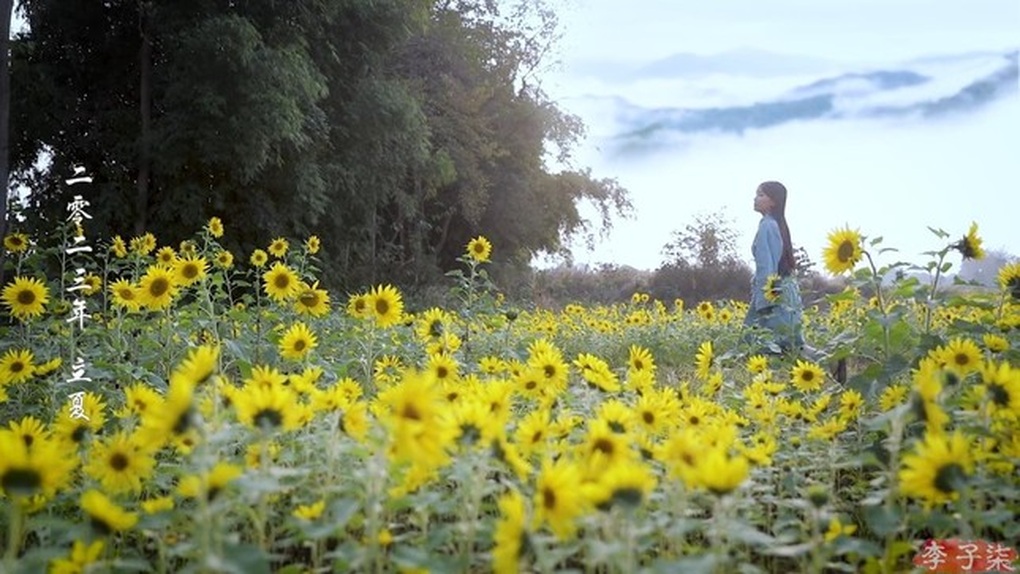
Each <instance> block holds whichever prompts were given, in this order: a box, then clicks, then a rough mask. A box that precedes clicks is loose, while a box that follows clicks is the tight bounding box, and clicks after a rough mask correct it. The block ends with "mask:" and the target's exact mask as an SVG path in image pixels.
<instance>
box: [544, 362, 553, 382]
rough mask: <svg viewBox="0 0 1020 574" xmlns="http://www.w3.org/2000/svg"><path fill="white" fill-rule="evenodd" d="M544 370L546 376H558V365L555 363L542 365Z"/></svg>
mask: <svg viewBox="0 0 1020 574" xmlns="http://www.w3.org/2000/svg"><path fill="white" fill-rule="evenodd" d="M542 372H544V373H545V378H547V379H551V378H553V377H555V376H556V367H554V366H553V365H546V366H544V367H542Z"/></svg>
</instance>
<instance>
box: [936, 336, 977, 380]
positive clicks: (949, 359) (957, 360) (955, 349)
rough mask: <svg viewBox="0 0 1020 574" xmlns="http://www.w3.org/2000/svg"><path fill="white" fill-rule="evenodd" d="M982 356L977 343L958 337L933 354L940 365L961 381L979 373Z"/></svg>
mask: <svg viewBox="0 0 1020 574" xmlns="http://www.w3.org/2000/svg"><path fill="white" fill-rule="evenodd" d="M982 356H983V354H982V353H981V348H980V347H978V346H977V343H975V342H974V341H972V340H971V339H968V338H965V337H956V338H954V339H952V340H950V341H949V343H947V344H946V345H944V346H942V347H939V348H937V349H936V350H935V351H934V352H933V353H932V357H933V358H934V359H935V360H936V361H937V362H938V364H940V365H943V366H944V367H945V369H946V370H947V371H949V372H950V373H952V374H953V375H955V376H956V377H958V378H959V379H962V378H964V377H966V376H967V375H969V374H970V373H973V372H975V371H977V370H978V368H980V366H981V358H982ZM950 380H952V379H950Z"/></svg>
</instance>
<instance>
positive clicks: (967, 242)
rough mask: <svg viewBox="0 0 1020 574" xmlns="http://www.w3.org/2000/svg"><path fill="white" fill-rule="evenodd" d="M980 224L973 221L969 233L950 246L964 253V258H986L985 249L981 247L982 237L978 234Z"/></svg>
mask: <svg viewBox="0 0 1020 574" xmlns="http://www.w3.org/2000/svg"><path fill="white" fill-rule="evenodd" d="M977 230H978V224H977V223H976V222H972V223H971V224H970V230H969V231H967V235H964V236H963V238H962V239H960V240H959V241H957V242H956V243H954V244H952V245H951V246H950V247H952V248H953V249H956V250H957V251H959V252H960V254H961V255H963V258H964V259H984V257H985V250H984V249H983V248H982V247H981V243H982V241H981V238H980V237H978V234H977Z"/></svg>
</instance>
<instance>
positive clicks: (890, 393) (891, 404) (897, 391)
mask: <svg viewBox="0 0 1020 574" xmlns="http://www.w3.org/2000/svg"><path fill="white" fill-rule="evenodd" d="M909 394H910V388H909V387H908V386H906V385H902V384H899V385H889V386H888V387H886V388H885V390H883V391H882V394H881V395H880V396H879V398H878V407H879V408H880V409H882V412H886V411H891V410H893V409H894V408H896V407H898V406H900V405H902V404H903V403H905V402H906V400H907V395H909Z"/></svg>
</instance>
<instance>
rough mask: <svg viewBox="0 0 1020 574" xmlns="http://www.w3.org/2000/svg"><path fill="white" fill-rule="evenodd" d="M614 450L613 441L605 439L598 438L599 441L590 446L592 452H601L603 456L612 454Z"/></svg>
mask: <svg viewBox="0 0 1020 574" xmlns="http://www.w3.org/2000/svg"><path fill="white" fill-rule="evenodd" d="M614 449H615V447H614V445H613V441H611V440H609V439H605V438H600V439H598V440H596V441H595V444H593V445H592V450H593V451H598V452H601V453H603V454H608V455H611V454H613V450H614Z"/></svg>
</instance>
